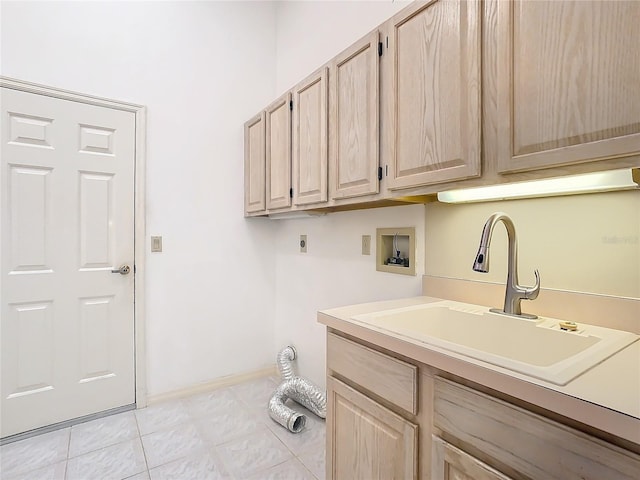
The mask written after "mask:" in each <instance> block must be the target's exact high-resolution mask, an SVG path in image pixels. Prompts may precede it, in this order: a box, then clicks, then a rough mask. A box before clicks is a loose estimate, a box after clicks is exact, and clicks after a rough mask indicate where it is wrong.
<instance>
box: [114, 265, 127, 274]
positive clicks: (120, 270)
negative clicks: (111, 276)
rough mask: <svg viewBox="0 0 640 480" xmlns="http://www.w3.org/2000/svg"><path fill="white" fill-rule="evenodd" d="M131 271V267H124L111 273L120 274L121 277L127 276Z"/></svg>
mask: <svg viewBox="0 0 640 480" xmlns="http://www.w3.org/2000/svg"><path fill="white" fill-rule="evenodd" d="M130 271H131V267H130V266H129V265H122V266H121V267H120V268H118V269H116V270H111V273H119V274H120V275H127V274H128V273H129V272H130Z"/></svg>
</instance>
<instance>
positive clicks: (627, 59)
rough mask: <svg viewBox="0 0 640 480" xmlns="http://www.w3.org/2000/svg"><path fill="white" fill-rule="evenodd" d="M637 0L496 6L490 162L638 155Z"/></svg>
mask: <svg viewBox="0 0 640 480" xmlns="http://www.w3.org/2000/svg"><path fill="white" fill-rule="evenodd" d="M639 20H640V2H636V1H619V2H608V1H590V2H584V1H562V2H531V1H512V2H498V45H497V46H498V52H497V55H498V72H497V75H498V77H497V89H498V98H497V101H498V119H499V120H498V122H499V123H498V149H499V150H498V164H499V169H500V171H502V172H512V171H522V170H533V169H538V168H544V167H549V166H554V165H564V164H571V163H580V162H588V161H590V160H599V159H606V158H613V157H624V156H628V155H635V154H638V153H640V55H639V54H638V45H640V27H639V25H638V23H639Z"/></svg>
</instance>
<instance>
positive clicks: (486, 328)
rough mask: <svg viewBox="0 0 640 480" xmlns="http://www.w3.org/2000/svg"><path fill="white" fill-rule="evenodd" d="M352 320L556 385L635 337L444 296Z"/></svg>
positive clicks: (636, 338)
mask: <svg viewBox="0 0 640 480" xmlns="http://www.w3.org/2000/svg"><path fill="white" fill-rule="evenodd" d="M352 319H353V320H355V321H356V322H359V323H364V324H367V325H370V326H372V327H375V328H377V329H380V330H384V331H387V332H390V333H393V334H395V335H398V336H401V337H405V338H409V339H412V340H415V341H418V342H422V343H425V344H428V345H430V346H434V347H438V348H442V349H445V350H447V351H449V352H454V353H456V354H459V355H462V356H464V357H471V358H474V359H477V360H480V361H483V362H487V363H490V364H492V365H497V366H499V367H503V368H506V369H508V370H512V371H515V372H519V373H522V374H524V375H528V376H531V377H535V378H539V379H541V380H545V381H547V382H551V383H553V384H556V385H566V384H567V383H568V382H569V381H571V380H572V379H574V378H575V377H577V376H578V375H580V374H582V373H583V372H585V371H587V370H588V369H590V368H591V367H593V366H595V365H597V364H598V363H600V362H602V361H603V360H605V359H606V358H607V357H609V356H611V355H613V354H614V353H616V352H618V351H620V350H621V349H623V348H624V347H626V346H628V345H630V344H631V343H633V342H635V341H636V340H638V338H640V337H638V335H635V334H633V333H630V332H623V331H620V330H613V329H610V328H603V327H596V326H593V325H586V324H579V325H578V330H577V331H575V332H569V331H564V330H561V329H560V326H559V322H560V320H557V319H553V318H546V317H540V318H538V319H535V320H528V319H524V318H516V317H511V316H507V315H501V314H498V313H492V312H490V311H489V309H488V308H486V307H480V306H478V305H471V304H465V303H460V302H452V301H448V300H445V301H440V302H434V303H427V304H422V305H414V306H411V307H405V308H398V309H394V310H385V311H381V312H376V313H370V314H364V315H356V316H354V317H353V318H352Z"/></svg>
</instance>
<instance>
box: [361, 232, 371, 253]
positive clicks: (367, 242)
mask: <svg viewBox="0 0 640 480" xmlns="http://www.w3.org/2000/svg"><path fill="white" fill-rule="evenodd" d="M362 255H371V235H362Z"/></svg>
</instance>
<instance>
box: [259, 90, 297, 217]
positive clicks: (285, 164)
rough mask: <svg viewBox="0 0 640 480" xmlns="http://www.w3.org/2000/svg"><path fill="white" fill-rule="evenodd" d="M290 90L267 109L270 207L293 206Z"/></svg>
mask: <svg viewBox="0 0 640 480" xmlns="http://www.w3.org/2000/svg"><path fill="white" fill-rule="evenodd" d="M290 102H291V94H290V93H286V94H285V95H283V96H282V97H280V98H279V99H278V100H276V101H275V102H274V103H273V104H271V105H270V106H269V107H268V108H267V111H266V113H265V115H266V120H267V125H266V128H267V133H266V139H267V140H266V153H267V209H269V210H271V209H276V208H285V207H290V206H291V194H290V192H291V109H290V107H289V105H290Z"/></svg>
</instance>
